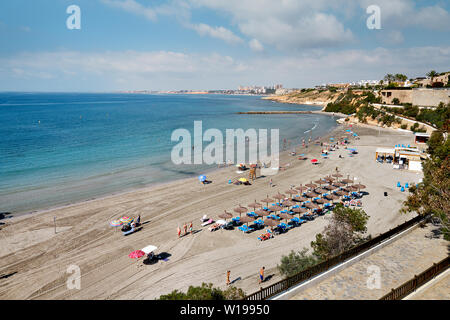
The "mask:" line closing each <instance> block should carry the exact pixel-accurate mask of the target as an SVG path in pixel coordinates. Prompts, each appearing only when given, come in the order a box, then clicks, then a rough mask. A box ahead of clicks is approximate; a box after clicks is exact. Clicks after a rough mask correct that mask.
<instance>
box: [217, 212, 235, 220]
mask: <svg viewBox="0 0 450 320" xmlns="http://www.w3.org/2000/svg"><path fill="white" fill-rule="evenodd" d="M219 218H222V219H225V220H227V219H230V218H233V215H232V214H231V213H229V212H226V211H225V210H224V213H221V214H219Z"/></svg>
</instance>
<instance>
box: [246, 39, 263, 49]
mask: <svg viewBox="0 0 450 320" xmlns="http://www.w3.org/2000/svg"><path fill="white" fill-rule="evenodd" d="M248 45H249V46H250V48H251V49H252V50H253V51H263V50H264V46H263V45H262V44H261V42H259V41H258V40H257V39H252V40H250V41H249V42H248Z"/></svg>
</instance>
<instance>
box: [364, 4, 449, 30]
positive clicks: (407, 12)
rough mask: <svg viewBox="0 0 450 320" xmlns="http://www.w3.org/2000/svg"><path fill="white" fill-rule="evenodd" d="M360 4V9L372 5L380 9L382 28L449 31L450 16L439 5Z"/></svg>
mask: <svg viewBox="0 0 450 320" xmlns="http://www.w3.org/2000/svg"><path fill="white" fill-rule="evenodd" d="M360 4H361V7H362V8H366V7H368V6H369V5H372V4H376V5H378V6H379V7H380V9H381V24H382V28H391V29H392V28H393V27H396V28H401V29H403V28H408V27H421V28H424V29H430V30H443V31H445V30H450V14H449V12H448V11H446V10H445V9H444V8H442V7H441V6H439V5H430V6H424V7H416V2H415V1H411V0H377V1H373V0H360Z"/></svg>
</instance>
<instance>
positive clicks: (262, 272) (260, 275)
mask: <svg viewBox="0 0 450 320" xmlns="http://www.w3.org/2000/svg"><path fill="white" fill-rule="evenodd" d="M265 270H266V267H262V268H261V269H260V270H259V282H258V283H259V284H261V283H263V282H264V271H265ZM230 275H231V271H230V270H228V271H227V282H226V284H227V286H229V285H230V284H231V281H230ZM233 282H234V281H233Z"/></svg>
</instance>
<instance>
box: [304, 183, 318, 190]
mask: <svg viewBox="0 0 450 320" xmlns="http://www.w3.org/2000/svg"><path fill="white" fill-rule="evenodd" d="M305 186H307V187H308V188H312V189H313V188H317V184H314V183H312V182H311V183H307V184H305Z"/></svg>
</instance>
